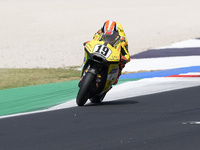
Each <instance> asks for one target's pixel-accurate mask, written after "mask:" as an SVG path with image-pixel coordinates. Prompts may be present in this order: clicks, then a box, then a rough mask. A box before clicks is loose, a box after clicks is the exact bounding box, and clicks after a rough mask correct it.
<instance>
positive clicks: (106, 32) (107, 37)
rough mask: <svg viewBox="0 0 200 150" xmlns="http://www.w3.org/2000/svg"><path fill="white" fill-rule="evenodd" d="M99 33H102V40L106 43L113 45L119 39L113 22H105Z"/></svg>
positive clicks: (115, 24)
mask: <svg viewBox="0 0 200 150" xmlns="http://www.w3.org/2000/svg"><path fill="white" fill-rule="evenodd" d="M101 31H102V32H103V36H102V39H103V40H104V41H105V42H106V43H109V44H111V45H114V44H115V42H116V41H117V40H118V39H119V32H118V27H117V23H116V22H115V21H112V20H107V21H106V22H105V23H104V25H103V27H102V28H101Z"/></svg>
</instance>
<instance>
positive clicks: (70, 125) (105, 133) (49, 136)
mask: <svg viewBox="0 0 200 150" xmlns="http://www.w3.org/2000/svg"><path fill="white" fill-rule="evenodd" d="M199 91H200V86H197V87H192V88H185V89H180V90H174V91H169V92H163V93H158V94H152V95H146V96H140V97H134V98H128V99H121V100H116V101H109V102H103V103H102V104H100V105H92V104H88V105H86V106H84V107H73V108H68V109H62V110H57V111H51V112H45V113H38V114H32V115H25V116H18V117H11V118H4V119H0V150H104V149H106V150H111V149H113V150H197V149H199V148H200V92H199Z"/></svg>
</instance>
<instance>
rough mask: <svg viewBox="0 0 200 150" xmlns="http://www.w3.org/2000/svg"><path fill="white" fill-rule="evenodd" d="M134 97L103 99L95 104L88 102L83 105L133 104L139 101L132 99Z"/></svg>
mask: <svg viewBox="0 0 200 150" xmlns="http://www.w3.org/2000/svg"><path fill="white" fill-rule="evenodd" d="M133 99H134V98H133V97H131V98H126V99H118V100H111V101H105V102H104V101H103V102H101V103H99V104H95V103H89V104H86V105H85V106H86V107H90V106H105V105H108V106H110V105H134V104H137V103H139V102H138V101H134V100H133Z"/></svg>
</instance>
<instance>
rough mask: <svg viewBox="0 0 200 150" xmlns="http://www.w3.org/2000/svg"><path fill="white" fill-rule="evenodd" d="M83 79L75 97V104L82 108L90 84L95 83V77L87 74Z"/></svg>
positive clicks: (87, 95) (88, 92) (86, 98)
mask: <svg viewBox="0 0 200 150" xmlns="http://www.w3.org/2000/svg"><path fill="white" fill-rule="evenodd" d="M84 78H85V79H83V80H82V82H83V83H81V86H80V89H79V92H78V95H77V97H76V103H77V105H78V106H83V105H84V104H85V103H86V102H87V100H88V97H89V94H90V87H91V85H92V82H94V81H95V80H94V79H95V75H94V74H91V73H90V72H88V73H87V74H86V76H85V77H84Z"/></svg>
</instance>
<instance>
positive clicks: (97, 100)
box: [90, 92, 106, 104]
mask: <svg viewBox="0 0 200 150" xmlns="http://www.w3.org/2000/svg"><path fill="white" fill-rule="evenodd" d="M105 96H106V92H105V93H103V94H101V95H97V96H94V97H93V98H91V99H90V101H91V103H97V104H98V103H101V102H102V101H103V99H104V97H105Z"/></svg>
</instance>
